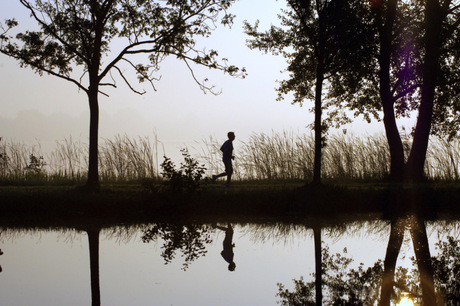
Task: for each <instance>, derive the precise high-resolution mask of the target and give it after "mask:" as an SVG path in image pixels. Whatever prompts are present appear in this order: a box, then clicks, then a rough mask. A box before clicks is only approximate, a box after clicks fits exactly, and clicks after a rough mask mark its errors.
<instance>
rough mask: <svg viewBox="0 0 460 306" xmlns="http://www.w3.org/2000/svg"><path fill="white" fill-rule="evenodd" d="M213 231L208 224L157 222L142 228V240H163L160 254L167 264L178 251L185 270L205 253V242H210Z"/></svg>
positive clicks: (145, 241)
mask: <svg viewBox="0 0 460 306" xmlns="http://www.w3.org/2000/svg"><path fill="white" fill-rule="evenodd" d="M213 231H214V229H213V228H212V227H211V226H209V225H198V224H189V225H183V224H173V223H157V224H154V225H153V226H151V227H150V228H149V229H147V230H144V233H143V235H142V241H143V242H144V243H148V242H151V241H157V240H158V239H161V240H163V246H162V249H163V252H162V253H161V256H162V257H163V258H164V260H165V262H166V263H167V264H168V263H170V262H171V261H172V260H173V259H174V257H175V256H176V252H177V251H180V252H181V253H182V257H184V264H183V266H182V269H183V270H186V269H187V268H188V267H189V265H190V264H191V263H192V262H193V261H194V260H196V259H198V258H199V257H201V256H204V255H205V254H206V253H207V250H206V244H210V243H211V242H212V239H211V232H213Z"/></svg>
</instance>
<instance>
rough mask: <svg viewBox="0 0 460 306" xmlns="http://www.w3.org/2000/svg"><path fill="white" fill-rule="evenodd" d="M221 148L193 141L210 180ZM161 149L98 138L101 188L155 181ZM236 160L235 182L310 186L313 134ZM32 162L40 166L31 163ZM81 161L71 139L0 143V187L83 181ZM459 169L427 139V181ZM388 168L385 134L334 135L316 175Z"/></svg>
mask: <svg viewBox="0 0 460 306" xmlns="http://www.w3.org/2000/svg"><path fill="white" fill-rule="evenodd" d="M223 141H224V139H221V140H217V139H216V138H215V137H209V138H208V139H205V140H202V141H201V142H197V146H196V147H192V149H191V150H190V152H192V156H193V157H194V158H196V159H197V160H198V161H199V162H200V163H204V164H205V166H206V168H207V175H209V176H210V175H212V174H216V173H220V172H222V171H223V170H224V169H223V168H224V166H223V163H222V160H221V159H222V157H221V152H220V150H219V148H220V146H221V144H222V143H221V142H223ZM403 142H404V144H405V148H406V152H405V154H406V157H407V154H408V153H409V148H410V141H409V137H407V136H404V138H403ZM160 143H161V142H160V141H159V140H158V137H157V136H156V135H155V136H154V138H153V139H150V138H149V137H138V138H130V137H128V136H126V135H118V136H116V137H114V138H113V139H102V141H101V144H100V146H99V171H100V178H101V181H103V182H127V181H138V180H141V179H145V178H158V177H159V172H160V171H159V169H158V165H159V161H158V146H159V144H160ZM163 151H164V150H163ZM234 153H235V156H236V159H235V162H234V170H235V171H234V178H235V179H236V180H291V179H302V180H311V179H312V177H313V160H314V138H313V135H312V134H304V133H295V132H293V131H284V132H281V133H276V132H272V133H271V134H266V133H253V134H252V135H250V136H249V137H248V139H247V140H245V141H237V142H236V143H235V152H234ZM33 158H35V159H33ZM40 158H41V159H40ZM37 160H39V161H41V163H36V162H35V163H33V162H34V161H37ZM87 160H88V145H87V144H86V143H84V142H81V141H75V140H73V139H72V137H70V138H68V139H64V140H62V141H58V142H56V147H55V149H54V150H53V151H52V152H49V153H47V154H45V153H43V152H42V151H41V147H40V145H39V143H33V144H25V143H24V142H20V141H14V140H2V139H1V138H0V183H3V184H5V183H8V182H10V183H15V182H16V183H17V182H21V181H37V180H38V181H51V182H60V181H62V182H64V181H66V182H68V181H71V182H82V181H84V180H85V178H86V173H87V166H88V165H87ZM459 164H460V141H459V140H453V141H450V142H449V141H447V140H444V139H441V138H437V137H432V138H431V139H430V145H429V148H428V152H427V161H426V166H425V172H426V174H427V176H428V177H429V178H432V179H436V180H450V181H451V180H459V179H460V165H459ZM389 167H390V155H389V151H388V145H387V140H386V138H385V136H384V135H374V136H365V137H357V136H355V135H352V134H340V135H339V134H337V135H332V136H330V137H328V139H327V141H326V146H325V147H324V149H323V160H322V174H323V178H324V179H325V180H333V181H348V180H350V181H368V180H381V179H383V178H385V177H386V176H387V175H388V174H389Z"/></svg>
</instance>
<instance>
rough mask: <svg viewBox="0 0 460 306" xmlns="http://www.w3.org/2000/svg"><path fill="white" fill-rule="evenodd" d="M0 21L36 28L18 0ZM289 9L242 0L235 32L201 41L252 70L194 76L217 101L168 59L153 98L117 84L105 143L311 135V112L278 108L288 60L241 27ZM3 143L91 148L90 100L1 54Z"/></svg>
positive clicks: (106, 110)
mask: <svg viewBox="0 0 460 306" xmlns="http://www.w3.org/2000/svg"><path fill="white" fill-rule="evenodd" d="M0 3H1V7H2V10H1V11H0V20H4V19H6V18H11V17H15V18H16V19H17V20H18V21H19V23H20V25H23V26H25V27H30V26H33V25H34V23H33V22H32V20H31V19H30V18H29V16H28V13H27V12H26V10H25V9H24V8H23V7H22V6H21V5H20V4H19V3H18V1H12V0H0ZM284 5H285V2H284V1H275V0H241V1H239V2H237V3H236V4H235V5H234V6H233V7H232V8H231V12H232V13H233V14H235V15H236V19H235V23H234V25H233V27H232V28H231V29H228V28H223V27H222V26H221V27H219V28H218V29H217V30H216V31H215V32H214V33H213V34H212V36H211V38H210V39H206V40H202V41H200V42H199V45H200V46H202V47H203V48H204V47H206V48H208V49H210V48H212V49H217V50H218V51H219V56H220V57H225V58H228V59H229V63H230V64H234V65H236V66H239V67H246V69H247V71H248V76H247V77H246V79H234V78H232V77H230V76H228V75H224V74H223V73H221V72H219V71H210V70H208V69H196V74H197V77H198V78H199V79H204V78H208V79H209V81H210V83H211V84H214V85H215V86H216V89H221V90H222V93H221V94H220V95H218V96H214V95H212V94H209V93H208V94H203V92H202V91H201V90H200V88H199V87H198V85H197V84H196V83H195V82H194V80H193V79H192V77H191V75H190V73H189V71H188V69H187V68H186V67H185V65H184V64H183V63H182V62H179V61H177V60H176V59H174V58H169V59H167V60H166V61H164V62H163V64H162V65H161V70H160V72H159V75H161V80H160V81H159V82H157V83H156V84H155V86H156V89H157V91H154V90H153V89H152V88H151V87H149V86H147V84H145V83H144V84H140V85H138V84H137V83H136V81H135V79H134V84H135V85H136V88H137V89H146V91H147V93H146V94H145V95H142V96H140V95H137V94H135V93H133V92H131V91H130V90H129V88H128V87H127V86H126V85H124V84H123V81H122V80H121V79H118V80H117V85H118V88H117V89H107V90H106V92H107V93H108V94H109V95H110V97H108V98H107V97H104V96H100V111H101V115H100V136H101V137H113V135H116V134H125V133H126V134H127V135H129V136H136V135H143V136H152V135H153V133H154V131H156V133H157V135H158V137H159V139H160V140H161V141H162V142H163V143H165V144H167V146H168V147H171V146H173V147H174V146H175V147H177V148H178V147H181V146H183V145H189V144H190V143H193V141H200V140H202V139H204V138H208V137H209V136H215V137H217V139H221V140H222V141H223V140H225V138H226V133H227V131H230V130H232V131H235V133H236V135H237V140H245V139H247V138H248V135H250V134H251V133H253V132H265V133H271V131H272V130H273V131H283V130H294V131H296V132H297V131H298V132H299V133H303V132H306V133H310V130H309V129H307V128H306V126H307V125H308V124H311V123H312V122H313V115H312V114H311V113H309V112H308V109H309V108H311V103H306V105H305V106H303V107H299V106H298V105H291V103H290V100H289V98H288V99H286V100H284V101H276V97H277V93H276V90H275V88H276V87H277V80H282V79H285V78H287V74H286V73H284V74H283V73H281V71H282V70H283V69H284V68H285V67H286V62H285V59H284V58H282V57H279V56H273V55H270V54H264V53H262V52H260V51H258V50H250V49H249V48H247V47H246V44H245V41H246V39H247V38H248V37H247V36H246V35H245V34H244V33H243V29H242V28H243V26H242V24H243V21H244V20H247V21H249V22H251V23H254V22H255V21H256V20H257V19H259V20H260V21H261V24H260V27H261V29H267V28H268V27H269V26H270V24H272V23H275V24H277V23H278V18H277V14H278V13H279V12H280V8H281V7H283V6H284ZM0 92H1V96H0V136H3V137H5V138H15V139H22V140H25V141H31V140H35V139H36V140H38V141H40V142H42V143H43V144H47V143H50V142H51V143H52V142H54V141H56V140H60V139H63V138H65V137H69V136H70V135H72V136H73V137H74V138H81V139H82V140H84V141H86V139H87V135H88V126H89V110H88V102H87V96H86V94H85V93H84V92H81V91H80V92H79V91H78V90H77V87H76V86H75V85H74V84H71V83H69V82H67V81H64V80H60V79H58V78H56V77H53V76H48V75H44V76H42V77H40V76H39V75H38V74H35V73H33V72H32V71H31V70H30V69H28V68H20V67H19V66H18V64H17V63H16V62H15V61H14V60H12V59H10V58H8V57H6V56H5V55H2V54H0ZM344 128H347V129H348V130H352V131H354V132H356V133H367V134H374V133H376V132H379V131H382V130H383V129H382V128H383V125H382V123H374V124H372V125H367V124H366V123H363V122H362V121H360V120H358V121H356V122H354V123H353V124H352V125H347V126H345V127H344Z"/></svg>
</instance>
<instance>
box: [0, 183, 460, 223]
mask: <svg viewBox="0 0 460 306" xmlns="http://www.w3.org/2000/svg"><path fill="white" fill-rule="evenodd" d="M459 204H460V188H459V187H458V184H453V183H452V184H448V183H439V184H434V183H425V184H419V185H392V184H387V183H376V182H374V183H349V184H341V185H327V184H326V185H321V186H312V185H306V186H305V184H304V183H303V182H302V181H243V182H235V184H234V185H233V186H232V187H231V188H226V187H224V185H223V184H221V183H216V184H207V185H205V186H203V187H202V188H201V190H199V191H197V192H193V193H190V192H178V191H168V190H162V189H161V186H159V185H158V186H157V185H155V184H150V185H148V186H146V185H145V184H134V183H133V184H128V183H124V184H103V185H102V186H101V190H100V192H98V193H88V192H85V191H84V189H82V188H79V187H77V186H50V185H46V186H3V187H0V223H1V225H3V226H8V225H14V224H24V225H26V224H28V225H30V224H37V225H40V224H61V223H62V224H69V223H71V224H72V223H75V224H78V223H88V222H89V223H96V224H99V225H103V224H107V225H109V224H122V223H130V224H132V223H142V222H157V221H162V220H164V221H179V220H182V221H187V222H190V221H204V222H206V221H215V220H235V221H238V222H241V221H249V220H253V221H254V220H257V219H264V220H267V219H268V220H273V221H286V222H303V221H304V220H307V219H308V220H310V222H311V221H312V220H313V221H315V220H317V221H318V222H321V224H322V225H324V224H325V223H329V222H330V223H338V222H339V223H340V222H342V221H344V220H353V219H360V218H363V217H364V218H369V217H372V218H383V219H390V218H392V217H394V216H399V215H400V214H407V213H414V212H415V213H418V214H421V215H422V216H423V217H424V218H426V219H445V218H450V219H456V218H458V217H460V210H459V209H458V206H459Z"/></svg>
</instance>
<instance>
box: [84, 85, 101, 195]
mask: <svg viewBox="0 0 460 306" xmlns="http://www.w3.org/2000/svg"><path fill="white" fill-rule="evenodd" d="M96 88H97V87H96ZM88 99H89V110H90V123H89V162H88V180H87V182H86V186H87V188H88V189H89V190H91V191H97V190H99V165H98V146H99V103H98V92H97V89H96V90H93V89H91V88H90V90H89V91H88Z"/></svg>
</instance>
